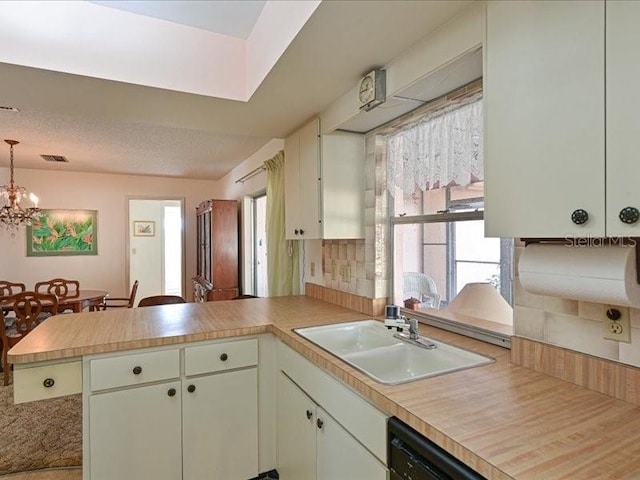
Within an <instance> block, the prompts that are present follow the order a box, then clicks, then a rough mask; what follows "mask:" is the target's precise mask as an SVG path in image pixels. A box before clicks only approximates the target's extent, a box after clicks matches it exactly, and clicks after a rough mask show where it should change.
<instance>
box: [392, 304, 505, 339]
mask: <svg viewBox="0 0 640 480" xmlns="http://www.w3.org/2000/svg"><path fill="white" fill-rule="evenodd" d="M401 311H402V313H403V314H404V315H406V316H407V317H413V318H416V319H417V320H418V321H419V322H420V323H424V324H426V325H431V326H432V327H436V328H441V329H443V330H448V331H450V332H454V333H458V334H460V335H465V336H467V337H471V338H475V339H477V340H481V341H483V342H487V343H492V344H494V345H498V346H500V347H505V348H511V336H512V335H513V326H512V325H506V324H504V323H498V322H492V321H490V320H485V319H483V318H477V317H473V316H471V315H463V314H459V313H452V312H446V311H444V310H435V309H425V310H410V309H407V308H402V309H401Z"/></svg>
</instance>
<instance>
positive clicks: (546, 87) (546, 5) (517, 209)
mask: <svg viewBox="0 0 640 480" xmlns="http://www.w3.org/2000/svg"><path fill="white" fill-rule="evenodd" d="M612 7H613V8H612ZM632 7H636V8H632ZM607 8H608V9H615V10H618V9H623V8H626V9H629V10H631V9H633V10H638V8H637V6H636V5H628V6H624V7H623V6H619V5H617V4H616V5H613V4H612V5H608V7H607ZM619 16H622V17H624V14H622V15H614V16H613V18H611V16H609V14H608V16H607V26H606V28H607V31H611V30H612V29H618V28H619V27H620V26H621V25H616V23H628V24H629V25H630V26H629V29H626V30H625V32H624V33H623V32H620V31H618V32H617V33H616V35H615V37H617V39H616V41H615V42H614V43H615V44H617V45H610V44H609V40H607V49H608V50H609V51H610V50H613V49H614V48H615V49H622V50H624V51H628V50H629V49H630V48H631V47H632V46H633V45H634V43H633V41H632V38H631V36H630V34H631V33H632V31H633V28H632V27H633V25H632V24H633V20H631V19H630V18H623V20H625V22H620V20H616V17H619ZM635 18H639V16H638V15H637V14H635ZM634 35H635V36H636V41H637V38H638V35H639V34H637V33H634ZM635 44H636V45H637V43H635ZM629 53H631V52H629ZM607 55H609V52H607ZM613 57H614V58H615V57H621V55H620V54H618V55H614V56H613ZM625 61H626V60H625ZM615 63H619V61H616V62H615ZM628 63H629V65H626V66H625V69H626V70H627V71H632V70H634V73H635V72H637V71H638V64H639V61H638V59H637V58H633V59H631V61H629V62H628ZM617 68H618V66H616V65H611V64H610V58H609V57H608V58H607V75H609V76H608V77H607V82H606V83H607V85H606V86H607V92H606V93H607V96H609V94H610V91H611V90H612V89H613V88H614V87H613V86H612V85H611V82H612V81H613V82H614V83H616V84H617V85H618V86H617V87H615V88H616V90H620V85H621V82H623V81H624V80H623V78H625V76H626V75H631V74H623V73H622V72H621V71H618V73H616V74H615V75H613V74H612V73H611V72H612V70H616V69H617ZM626 78H633V76H627V77H626ZM484 89H485V149H486V150H485V162H486V164H485V167H486V168H485V178H486V187H485V209H486V211H485V232H486V235H487V236H496V237H566V236H580V237H585V236H605V235H617V234H619V232H620V231H621V230H620V228H621V227H620V225H621V222H620V220H618V213H619V211H620V210H621V209H622V208H623V207H626V206H629V205H634V204H633V202H632V201H631V200H628V201H627V200H626V199H625V201H621V200H619V199H621V198H624V195H622V194H621V193H620V192H625V191H629V193H631V190H630V189H631V183H632V182H631V181H630V180H632V179H630V178H629V177H630V175H629V173H630V172H629V165H630V164H631V162H630V160H627V159H626V158H628V156H627V157H624V156H622V155H624V154H620V155H616V156H613V155H610V156H608V157H607V158H606V162H605V5H604V3H603V2H602V1H574V0H571V1H554V2H539V1H526V2H525V1H521V2H504V1H490V2H488V4H487V24H486V44H485V72H484ZM621 94H622V91H620V92H618V95H621ZM624 95H625V98H624V99H619V100H618V102H617V103H618V104H619V105H617V106H616V107H615V108H616V109H620V110H625V111H626V112H628V113H625V114H624V115H625V116H627V115H628V116H631V115H633V113H631V110H632V109H633V108H634V106H637V105H639V103H638V102H637V101H636V102H633V101H632V98H634V97H635V98H638V93H634V92H629V89H626V90H625V91H624ZM608 107H610V108H608V109H607V115H608V116H609V117H611V116H613V118H614V119H615V118H616V117H617V116H618V115H620V113H619V112H616V111H614V110H613V109H614V106H613V105H611V106H608ZM611 123H613V121H612V120H610V119H607V128H609V129H610V126H611ZM615 123H619V124H624V123H630V122H625V121H618V120H616V121H615ZM622 126H624V127H625V128H626V129H627V131H629V130H631V129H633V128H634V127H633V126H632V125H620V127H622ZM638 128H639V127H636V130H638ZM608 133H611V129H610V130H609V132H608ZM636 136H637V133H636ZM621 137H622V138H621ZM624 137H628V138H624ZM614 140H615V141H617V142H619V143H620V144H621V145H622V144H624V143H628V144H629V147H630V146H631V143H630V142H633V136H632V135H631V136H630V135H629V133H624V134H622V133H621V132H620V133H617V134H616V135H615V136H610V137H609V138H607V139H606V142H607V148H608V153H609V154H611V153H612V152H613V151H614V150H620V147H618V148H614V147H613V146H610V145H609V144H610V143H611V142H613V141H614ZM614 172H617V174H615V173H614ZM611 175H614V176H615V177H616V180H615V182H614V181H613V180H612V179H611V178H610V176H611ZM605 178H607V180H606V182H607V185H606V188H605ZM616 190H618V191H619V192H616ZM614 199H616V200H615V203H617V205H615V206H614ZM605 204H606V205H608V206H607V208H609V209H610V211H607V212H606V215H605ZM614 212H615V214H614ZM632 228H637V227H632ZM624 231H625V233H626V234H630V233H631V228H630V227H627V226H626V225H625V228H624Z"/></svg>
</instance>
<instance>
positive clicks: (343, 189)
mask: <svg viewBox="0 0 640 480" xmlns="http://www.w3.org/2000/svg"><path fill="white" fill-rule="evenodd" d="M364 158H365V143H364V135H360V134H356V133H347V132H337V133H332V134H330V135H323V136H322V162H321V163H322V238H327V239H330V238H364V211H365V205H364V190H365V185H364V178H365V176H364Z"/></svg>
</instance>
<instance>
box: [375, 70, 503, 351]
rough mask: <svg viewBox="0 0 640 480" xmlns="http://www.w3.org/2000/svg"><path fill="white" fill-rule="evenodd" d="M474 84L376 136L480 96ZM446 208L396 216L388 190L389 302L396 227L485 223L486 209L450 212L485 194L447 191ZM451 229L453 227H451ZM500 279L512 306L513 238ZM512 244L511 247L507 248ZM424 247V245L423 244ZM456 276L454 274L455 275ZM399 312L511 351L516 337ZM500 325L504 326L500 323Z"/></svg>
mask: <svg viewBox="0 0 640 480" xmlns="http://www.w3.org/2000/svg"><path fill="white" fill-rule="evenodd" d="M473 83H474V84H475V85H474V87H473V88H471V89H469V88H468V86H465V87H462V88H461V89H459V90H456V91H453V92H451V93H449V94H447V95H445V96H444V97H441V98H439V99H436V100H434V101H433V102H430V103H429V104H427V105H425V106H423V107H421V108H420V109H418V110H416V111H414V112H412V113H409V114H407V115H405V116H402V117H400V118H398V119H396V120H394V121H393V122H392V126H390V128H383V129H380V130H377V131H376V132H375V133H376V135H380V136H385V135H387V134H390V133H393V131H394V130H397V129H398V128H403V127H404V126H406V125H408V124H410V123H412V122H415V121H416V120H418V119H419V118H420V117H422V116H423V115H426V114H428V113H431V112H434V111H437V110H440V109H442V108H445V107H447V106H449V105H451V104H453V103H454V102H455V101H456V100H460V99H461V97H466V96H467V95H469V96H470V95H475V94H477V93H478V83H477V82H473ZM481 86H482V83H481V81H480V83H479V91H480V92H481V91H482V89H481ZM462 90H465V92H464V93H465V95H462V96H460V95H458V93H459V91H462ZM449 97H450V98H452V99H453V100H451V101H448V98H449ZM432 104H433V107H432V108H429V107H430V106H432ZM384 157H385V159H386V161H387V162H388V161H389V159H388V158H386V154H385V156H384ZM446 195H447V202H446V205H447V208H446V210H445V211H442V212H438V213H435V214H423V215H411V216H409V215H406V214H395V212H394V208H393V206H394V198H393V196H392V195H391V193H390V191H389V189H388V188H387V194H386V196H387V207H388V210H387V211H388V216H387V218H388V228H387V232H388V234H387V237H388V246H389V248H388V249H387V265H388V267H387V269H388V270H387V271H388V274H389V275H388V277H387V278H388V279H389V283H388V287H387V288H388V292H387V296H388V298H389V299H393V298H394V297H393V295H394V291H395V285H394V279H395V264H394V255H395V233H396V232H395V228H396V226H399V225H408V224H428V223H442V222H449V225H450V226H453V224H452V222H463V221H471V220H482V221H484V206H483V207H482V209H480V208H478V209H475V210H467V211H459V212H455V211H451V207H452V206H454V207H455V206H456V205H461V204H468V203H470V201H473V200H478V199H479V198H482V201H483V204H484V195H483V196H482V197H478V198H477V199H461V200H453V201H451V200H450V196H449V189H447V193H446ZM448 228H450V227H448ZM449 238H450V237H449V235H447V256H450V255H453V256H454V257H455V252H453V254H451V253H450V252H451V251H452V250H455V249H452V248H450V242H449ZM500 240H501V241H500V259H501V261H500V276H501V278H508V279H509V280H510V281H509V288H508V291H507V288H506V286H504V285H502V284H501V289H500V293H501V294H503V291H504V293H506V295H505V294H503V297H506V299H507V301H508V302H509V304H511V305H513V289H514V284H513V261H514V258H513V254H514V249H513V239H500ZM508 244H510V245H508ZM423 245H424V244H423ZM507 255H510V256H511V261H510V262H509V263H508V264H506V263H505V262H502V259H503V258H505V256H507ZM447 264H448V265H447V270H448V271H447V288H448V289H449V288H451V287H450V285H453V284H452V282H451V280H450V277H449V273H450V269H452V268H454V267H453V264H452V262H451V259H449V258H448V259H447ZM454 277H455V275H454ZM448 298H452V296H450V295H448ZM400 311H401V312H402V313H403V315H406V316H411V317H415V318H417V319H418V320H419V321H420V322H421V323H425V324H428V325H431V326H435V327H437V328H441V329H444V330H448V331H452V332H454V333H459V334H462V335H465V336H469V337H472V338H476V339H479V340H482V341H485V342H488V343H492V344H495V345H499V346H502V347H506V348H511V335H513V330H512V327H510V326H507V325H505V327H507V328H497V329H495V330H492V329H487V328H485V327H484V326H478V325H474V324H471V323H462V322H459V321H455V320H452V319H450V318H446V317H445V316H438V315H437V314H434V313H426V312H420V311H415V310H411V309H407V308H404V305H400ZM433 312H437V310H433ZM499 325H501V324H499Z"/></svg>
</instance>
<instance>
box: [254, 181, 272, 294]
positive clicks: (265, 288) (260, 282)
mask: <svg viewBox="0 0 640 480" xmlns="http://www.w3.org/2000/svg"><path fill="white" fill-rule="evenodd" d="M253 220H254V232H255V235H254V239H253V249H254V252H255V260H256V261H255V273H254V282H255V290H254V291H255V292H256V295H257V296H258V297H268V296H269V284H268V283H267V194H266V193H265V194H262V195H260V196H257V197H254V198H253Z"/></svg>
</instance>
